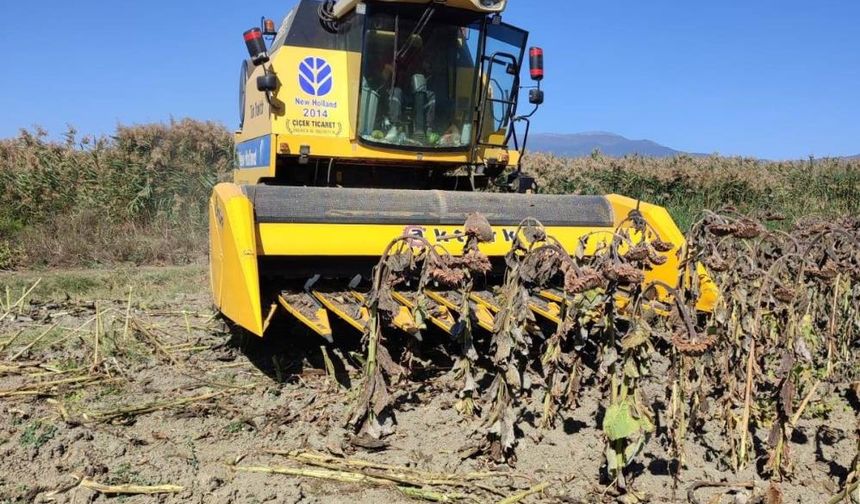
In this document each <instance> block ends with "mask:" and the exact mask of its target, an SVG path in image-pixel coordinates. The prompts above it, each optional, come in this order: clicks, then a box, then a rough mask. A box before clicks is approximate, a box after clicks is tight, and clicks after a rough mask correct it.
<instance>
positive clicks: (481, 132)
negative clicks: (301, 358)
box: [210, 0, 709, 341]
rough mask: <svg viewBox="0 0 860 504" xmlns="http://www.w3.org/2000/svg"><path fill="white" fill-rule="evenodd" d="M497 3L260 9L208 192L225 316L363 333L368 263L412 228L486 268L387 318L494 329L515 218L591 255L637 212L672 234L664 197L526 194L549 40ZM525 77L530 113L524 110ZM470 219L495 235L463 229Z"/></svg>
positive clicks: (249, 324)
mask: <svg viewBox="0 0 860 504" xmlns="http://www.w3.org/2000/svg"><path fill="white" fill-rule="evenodd" d="M506 4H507V0H448V1H447V2H438V1H432V0H408V1H407V0H401V1H396V0H367V1H359V0H337V1H334V0H326V1H322V2H321V1H317V0H300V1H299V3H298V5H297V6H296V7H295V8H294V9H293V10H292V11H291V12H290V13H289V15H288V16H287V17H286V18H285V19H284V21H283V23H282V24H281V25H280V28H278V29H277V30H276V29H275V24H274V23H273V22H271V21H267V20H264V22H263V23H262V26H261V27H260V28H254V29H251V30H248V31H247V32H246V33H245V35H244V38H245V42H246V44H247V48H248V51H249V58H248V59H247V60H246V61H244V62H243V64H242V69H241V77H240V106H241V109H240V110H241V113H240V128H239V131H238V132H237V133H236V159H237V162H236V169H235V171H234V180H233V182H231V183H224V184H220V185H218V186H216V188H215V190H214V192H213V196H212V199H211V202H210V240H211V254H210V258H211V282H212V291H213V295H214V300H215V304H216V306H217V307H218V309H219V310H220V311H221V312H222V313H223V314H224V315H225V316H226V317H227V318H229V319H231V320H232V321H233V322H235V323H236V324H238V325H239V326H241V327H243V328H245V329H247V330H248V331H250V332H252V333H254V334H256V335H259V336H262V335H263V334H264V333H265V332H266V330H267V328H268V327H269V325H270V322H271V321H272V320H273V319H274V318H275V317H280V316H286V317H291V318H293V319H294V320H296V321H298V322H300V323H302V324H304V325H305V326H307V327H308V328H309V329H310V330H311V331H313V332H315V333H316V334H318V335H319V336H321V337H323V338H326V339H328V340H329V341H331V340H332V338H333V337H334V335H333V333H332V332H333V331H332V324H331V321H332V318H333V317H336V318H339V319H342V320H343V321H344V322H346V324H347V325H348V326H352V327H353V328H354V329H356V330H358V331H364V330H365V328H366V327H367V324H368V323H369V321H370V319H371V314H370V313H369V311H368V308H367V298H368V296H369V295H371V294H372V292H373V289H372V282H371V280H372V278H373V271H374V267H376V266H377V264H379V262H380V257H382V256H383V255H384V253H383V252H384V251H385V250H386V248H387V247H388V246H389V244H390V243H391V242H392V240H396V239H398V238H403V237H407V238H412V239H414V241H413V242H407V245H408V248H409V249H410V250H412V252H413V253H414V254H415V255H421V254H422V253H424V254H426V253H429V251H428V250H427V249H428V248H429V249H433V252H432V253H433V254H436V253H437V251H438V250H440V249H445V251H446V252H445V253H446V254H448V253H450V255H451V256H452V257H453V256H458V255H460V256H463V255H465V254H467V253H468V252H467V250H466V249H467V248H469V247H473V248H474V250H475V251H479V252H480V253H481V254H482V255H485V256H486V257H487V258H488V259H489V262H490V267H489V268H487V269H486V271H484V272H483V274H482V275H481V277H482V278H480V279H478V280H476V285H477V288H476V289H475V290H474V292H473V293H471V294H470V298H471V299H469V300H463V299H460V298H458V296H457V293H456V292H453V291H449V290H446V288H445V286H444V285H441V284H439V283H438V282H436V283H434V282H429V283H428V284H427V285H423V284H422V289H423V288H424V287H426V291H427V293H426V294H427V295H426V297H425V296H423V295H422V296H418V297H415V296H414V295H411V294H408V293H407V292H405V291H406V290H408V289H404V291H403V292H398V291H397V290H396V289H395V291H394V292H393V295H392V301H393V302H396V303H397V304H398V305H399V311H397V310H395V312H396V313H395V316H393V317H391V319H392V320H391V321H390V322H391V325H393V326H394V327H396V328H399V329H402V330H404V331H407V332H415V331H416V328H421V327H423V325H424V320H421V319H423V316H420V314H421V313H427V314H429V315H430V316H429V320H428V321H427V322H428V323H430V324H432V325H434V326H436V327H438V328H439V329H441V330H443V331H446V332H449V333H451V332H453V331H455V330H456V329H455V328H456V325H457V323H458V317H459V313H462V308H463V306H464V303H469V304H470V310H467V311H468V312H470V313H473V314H477V315H476V317H477V321H478V325H480V326H481V327H483V328H484V329H486V330H490V331H491V330H492V329H493V318H494V315H495V313H497V312H498V309H499V308H498V302H497V299H496V294H497V293H496V287H497V286H498V285H499V284H500V283H501V282H502V279H503V278H504V276H505V269H506V261H505V256H506V255H507V254H508V253H509V252H510V250H511V249H512V246H513V245H515V244H519V243H521V239H520V234H522V232H523V229H524V228H523V226H521V224H522V223H523V222H525V221H528V222H537V223H539V226H540V227H541V229H543V231H542V233H541V235H542V236H544V235H545V236H551V237H552V240H554V242H555V243H557V244H558V245H559V246H561V247H564V248H565V249H566V250H571V251H573V250H576V249H578V248H579V249H581V250H582V251H583V252H594V251H595V250H598V249H600V248H601V247H602V246H603V245H601V243H606V242H607V240H608V241H612V240H613V239H615V238H613V237H617V236H618V233H617V232H616V230H617V228H618V227H619V226H631V225H632V226H635V227H636V228H637V230H636V233H638V236H639V239H640V240H643V239H645V237H646V235H650V236H651V237H652V238H657V239H659V240H660V243H664V244H672V247H673V251H676V250H677V249H678V247H681V246H683V242H684V239H683V235H682V234H681V232H680V231H679V230H678V228H677V227H676V225H675V224H674V222H673V221H672V219H671V217H670V216H669V214H668V213H667V212H666V211H665V210H664V209H662V208H659V207H656V206H652V205H649V204H646V203H642V202H639V201H635V200H632V199H629V198H625V197H622V196H617V195H610V196H550V195H541V194H536V191H535V185H534V181H533V180H532V179H531V178H530V177H528V176H527V175H526V174H524V173H523V171H522V170H521V164H522V159H523V156H524V154H525V149H526V145H527V141H528V132H529V126H530V119H531V117H532V116H533V114H534V113H535V111H536V110H537V108H538V106H539V105H541V104H542V103H543V101H544V94H543V91H542V90H541V87H540V84H541V81H542V79H543V76H544V69H543V51H542V50H541V49H539V48H534V47H532V48H528V33H527V32H525V31H523V30H521V29H519V28H516V27H514V26H511V25H509V24H506V23H504V22H503V21H502V17H501V15H502V13H503V11H504V10H505V7H506ZM267 39H268V43H267ZM526 60H527V61H528V67H529V68H528V73H529V75H530V77H531V78H532V80H533V82H534V84H533V85H532V86H528V87H526V86H523V85H522V83H521V77H520V76H521V73H522V70H523V66H524V64H525V62H526ZM524 89H529V94H528V100H529V102H530V103H531V104H532V105H533V109H532V110H530V111H529V113H526V114H520V112H519V109H520V103H519V101H520V95H521V91H522V90H524ZM486 189H495V191H491V192H487V191H485V190H486ZM470 216H471V218H472V219H473V220H474V219H475V218H476V216H478V217H477V218H478V220H479V221H480V222H482V223H486V227H487V233H485V234H488V235H489V239H486V240H482V241H481V243H480V244H475V243H474V241H473V240H470V239H469V238H468V236H466V235H467V234H468V229H466V230H464V222H465V221H466V220H467V218H469V217H470ZM467 244H468V247H467V246H466V245H467ZM422 250H423V252H422ZM470 250H471V249H470ZM667 258H668V259H667V260H666V261H665V263H663V264H655V265H653V267H649V268H648V269H647V271H644V272H643V274H644V276H645V277H646V279H649V280H660V281H662V282H664V283H665V284H666V285H677V283H678V282H679V278H680V277H681V276H683V268H682V265H681V259H680V258H679V256H678V255H676V254H673V253H670V254H668V255H667ZM660 295H661V296H666V295H667V292H666V291H663V290H661V291H660ZM708 295H709V294H708V291H707V289H705V295H704V296H703V298H704V299H703V300H702V303H703V306H704V305H707V304H708V302H709V301H708V299H707V297H708ZM562 303H564V295H563V292H562V290H561V289H552V288H548V289H546V290H544V291H542V292H541V294H540V295H536V296H535V298H534V299H533V300H532V301H531V305H530V306H531V307H532V309H533V310H534V312H535V313H536V314H538V315H539V316H540V317H543V319H545V320H546V321H548V322H554V323H559V322H560V320H559V317H558V314H559V313H560V311H561V309H560V304H562ZM417 304H422V306H417ZM424 305H426V306H424ZM418 312H420V313H418ZM416 315H418V317H417V318H418V319H419V320H416Z"/></svg>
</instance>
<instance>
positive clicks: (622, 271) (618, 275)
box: [603, 264, 645, 285]
mask: <svg viewBox="0 0 860 504" xmlns="http://www.w3.org/2000/svg"><path fill="white" fill-rule="evenodd" d="M603 274H604V276H606V278H607V279H609V280H611V281H613V282H618V283H619V284H621V285H635V284H641V283H642V282H644V281H645V273H643V272H642V270H640V269H638V268H636V267H634V266H633V265H630V264H611V265H609V266H607V267H606V268H605V269H604V271H603Z"/></svg>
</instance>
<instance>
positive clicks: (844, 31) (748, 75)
mask: <svg viewBox="0 0 860 504" xmlns="http://www.w3.org/2000/svg"><path fill="white" fill-rule="evenodd" d="M292 3H293V2H291V1H289V0H287V1H284V2H279V1H274V0H269V1H262V0H244V1H241V2H239V1H235V0H233V1H227V0H208V1H201V0H171V1H167V0H149V1H147V2H117V1H106V0H78V1H75V2H65V1H59V0H49V1H38V2H37V1H30V2H18V1H11V0H10V1H4V2H2V6H0V64H2V68H3V72H2V78H0V137H6V136H11V135H14V134H16V133H17V131H18V129H19V128H22V127H29V126H32V125H36V124H38V125H41V126H43V127H45V128H47V129H49V130H50V131H51V132H52V133H54V134H59V133H61V132H62V130H64V129H65V125H66V124H73V125H75V126H76V127H77V128H78V129H79V130H80V131H81V132H84V133H109V132H110V131H112V130H113V128H114V127H115V125H116V124H117V123H124V124H130V123H139V122H149V121H164V120H168V119H169V118H170V117H171V116H173V117H176V118H180V117H185V116H190V117H194V118H198V119H211V120H215V121H219V122H222V123H224V124H225V125H228V126H230V127H234V126H235V125H236V123H237V108H238V103H237V87H238V84H237V81H238V74H239V64H240V61H241V59H242V58H243V56H244V55H245V49H244V46H243V42H242V37H241V35H242V32H243V31H244V30H245V29H246V28H249V27H250V26H252V25H255V24H257V23H258V22H259V18H260V16H261V15H264V14H265V15H268V16H271V17H275V18H277V19H278V20H280V18H281V17H282V16H283V15H284V14H285V13H286V12H287V11H288V10H289V8H290V7H291V5H292ZM510 3H511V6H510V7H509V9H508V13H507V14H506V16H505V19H506V21H508V22H510V23H513V24H517V25H520V26H522V27H524V28H526V29H529V30H531V32H532V39H531V41H532V43H533V44H537V45H541V46H543V47H544V48H545V50H546V61H547V79H546V81H545V89H546V92H547V103H546V106H545V107H544V108H543V110H542V111H541V112H539V115H538V117H537V119H536V122H535V125H534V128H535V130H537V131H542V132H555V133H568V132H579V131H596V130H600V131H611V132H615V133H619V134H622V135H625V136H628V137H631V138H648V139H651V140H655V141H657V142H660V143H662V144H665V145H668V146H670V147H673V148H676V149H680V150H686V151H691V152H720V153H723V154H739V155H750V156H760V157H766V158H771V159H784V158H798V157H805V156H808V155H811V154H812V155H816V156H826V155H849V154H857V153H860V36H858V31H857V26H858V25H857V23H858V22H860V2H857V1H853V0H814V1H813V0H755V1H749V0H744V1H742V0H721V1H719V2H689V1H681V0H675V1H668V0H649V1H647V2H644V1H642V0H616V1H612V0H603V1H597V0H592V1H588V2H586V1H576V0H510Z"/></svg>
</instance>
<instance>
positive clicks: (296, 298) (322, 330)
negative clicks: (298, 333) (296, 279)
mask: <svg viewBox="0 0 860 504" xmlns="http://www.w3.org/2000/svg"><path fill="white" fill-rule="evenodd" d="M278 303H280V305H281V306H283V307H284V309H285V310H287V312H288V313H289V314H290V315H292V316H293V317H295V318H296V319H297V320H298V321H299V322H301V323H302V324H304V325H305V326H307V327H308V328H310V329H311V330H312V331H313V332H315V333H317V334H318V335H320V336H321V337H322V338H323V339H325V340H326V341H328V342H329V343H334V338H333V336H332V330H331V323H330V321H329V319H328V312H327V311H326V309H325V308H323V307H321V306H320V305H319V303H318V302H317V301H316V299H314V298H313V296H311V295H310V294H308V293H305V292H299V293H295V292H282V293H281V295H280V296H278Z"/></svg>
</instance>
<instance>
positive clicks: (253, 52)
mask: <svg viewBox="0 0 860 504" xmlns="http://www.w3.org/2000/svg"><path fill="white" fill-rule="evenodd" d="M245 45H246V46H247V47H248V55H249V56H251V62H252V63H254V65H256V66H260V65H262V64H263V63H268V62H269V51H267V50H266V42H265V41H263V31H262V30H260V29H259V28H251V29H250V30H248V31H246V32H245Z"/></svg>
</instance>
